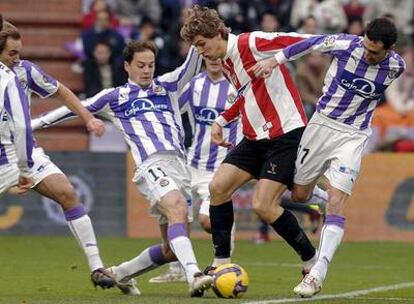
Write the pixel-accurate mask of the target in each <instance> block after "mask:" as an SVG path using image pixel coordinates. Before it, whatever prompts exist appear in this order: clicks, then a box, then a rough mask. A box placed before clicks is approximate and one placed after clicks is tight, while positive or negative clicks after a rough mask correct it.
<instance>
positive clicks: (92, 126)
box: [86, 118, 105, 137]
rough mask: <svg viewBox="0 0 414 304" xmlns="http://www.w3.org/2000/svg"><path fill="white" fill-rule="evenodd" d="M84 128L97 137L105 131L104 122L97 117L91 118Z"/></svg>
mask: <svg viewBox="0 0 414 304" xmlns="http://www.w3.org/2000/svg"><path fill="white" fill-rule="evenodd" d="M86 128H87V129H88V131H89V132H91V133H93V134H95V135H96V136H98V137H101V136H102V135H103V134H104V133H105V124H104V122H103V121H102V120H100V119H98V118H91V119H90V120H89V121H88V122H87V124H86Z"/></svg>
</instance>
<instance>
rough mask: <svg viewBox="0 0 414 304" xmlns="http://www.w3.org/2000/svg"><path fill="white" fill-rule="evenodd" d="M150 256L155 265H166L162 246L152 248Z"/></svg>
mask: <svg viewBox="0 0 414 304" xmlns="http://www.w3.org/2000/svg"><path fill="white" fill-rule="evenodd" d="M149 255H150V258H151V260H152V262H153V263H154V264H157V265H159V266H161V265H164V264H165V263H166V261H165V258H164V255H163V254H162V248H161V245H154V246H152V247H150V249H149Z"/></svg>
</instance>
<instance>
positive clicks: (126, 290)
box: [107, 266, 141, 296]
mask: <svg viewBox="0 0 414 304" xmlns="http://www.w3.org/2000/svg"><path fill="white" fill-rule="evenodd" d="M107 270H108V271H109V272H110V273H111V274H112V275H113V277H114V278H115V285H116V287H118V288H119V290H121V292H122V293H123V294H124V295H128V296H139V295H140V294H141V291H139V289H138V287H137V281H136V280H135V279H134V278H129V277H125V278H119V277H117V274H116V271H115V266H112V267H109V268H108V269H107Z"/></svg>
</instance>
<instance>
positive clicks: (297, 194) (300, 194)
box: [291, 188, 310, 203]
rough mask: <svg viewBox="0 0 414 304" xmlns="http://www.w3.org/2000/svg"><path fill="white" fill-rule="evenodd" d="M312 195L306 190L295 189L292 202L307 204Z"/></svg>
mask: <svg viewBox="0 0 414 304" xmlns="http://www.w3.org/2000/svg"><path fill="white" fill-rule="evenodd" d="M309 196H310V193H309V192H308V191H306V190H304V189H298V188H294V189H293V190H292V195H291V198H292V201H294V202H295V203H300V202H305V201H307V200H308V199H309Z"/></svg>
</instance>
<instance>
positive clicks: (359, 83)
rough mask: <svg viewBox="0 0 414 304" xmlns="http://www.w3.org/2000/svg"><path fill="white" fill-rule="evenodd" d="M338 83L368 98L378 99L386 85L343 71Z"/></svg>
mask: <svg viewBox="0 0 414 304" xmlns="http://www.w3.org/2000/svg"><path fill="white" fill-rule="evenodd" d="M339 83H340V85H341V87H342V88H344V89H345V90H347V91H350V92H351V93H354V94H356V95H358V96H361V97H363V98H368V99H378V98H380V96H381V95H382V94H383V93H384V91H385V89H386V86H385V85H383V84H380V83H376V82H374V81H371V80H368V79H366V78H360V77H355V75H354V74H352V73H350V72H348V71H344V72H343V73H342V78H341V80H340V82H339Z"/></svg>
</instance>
